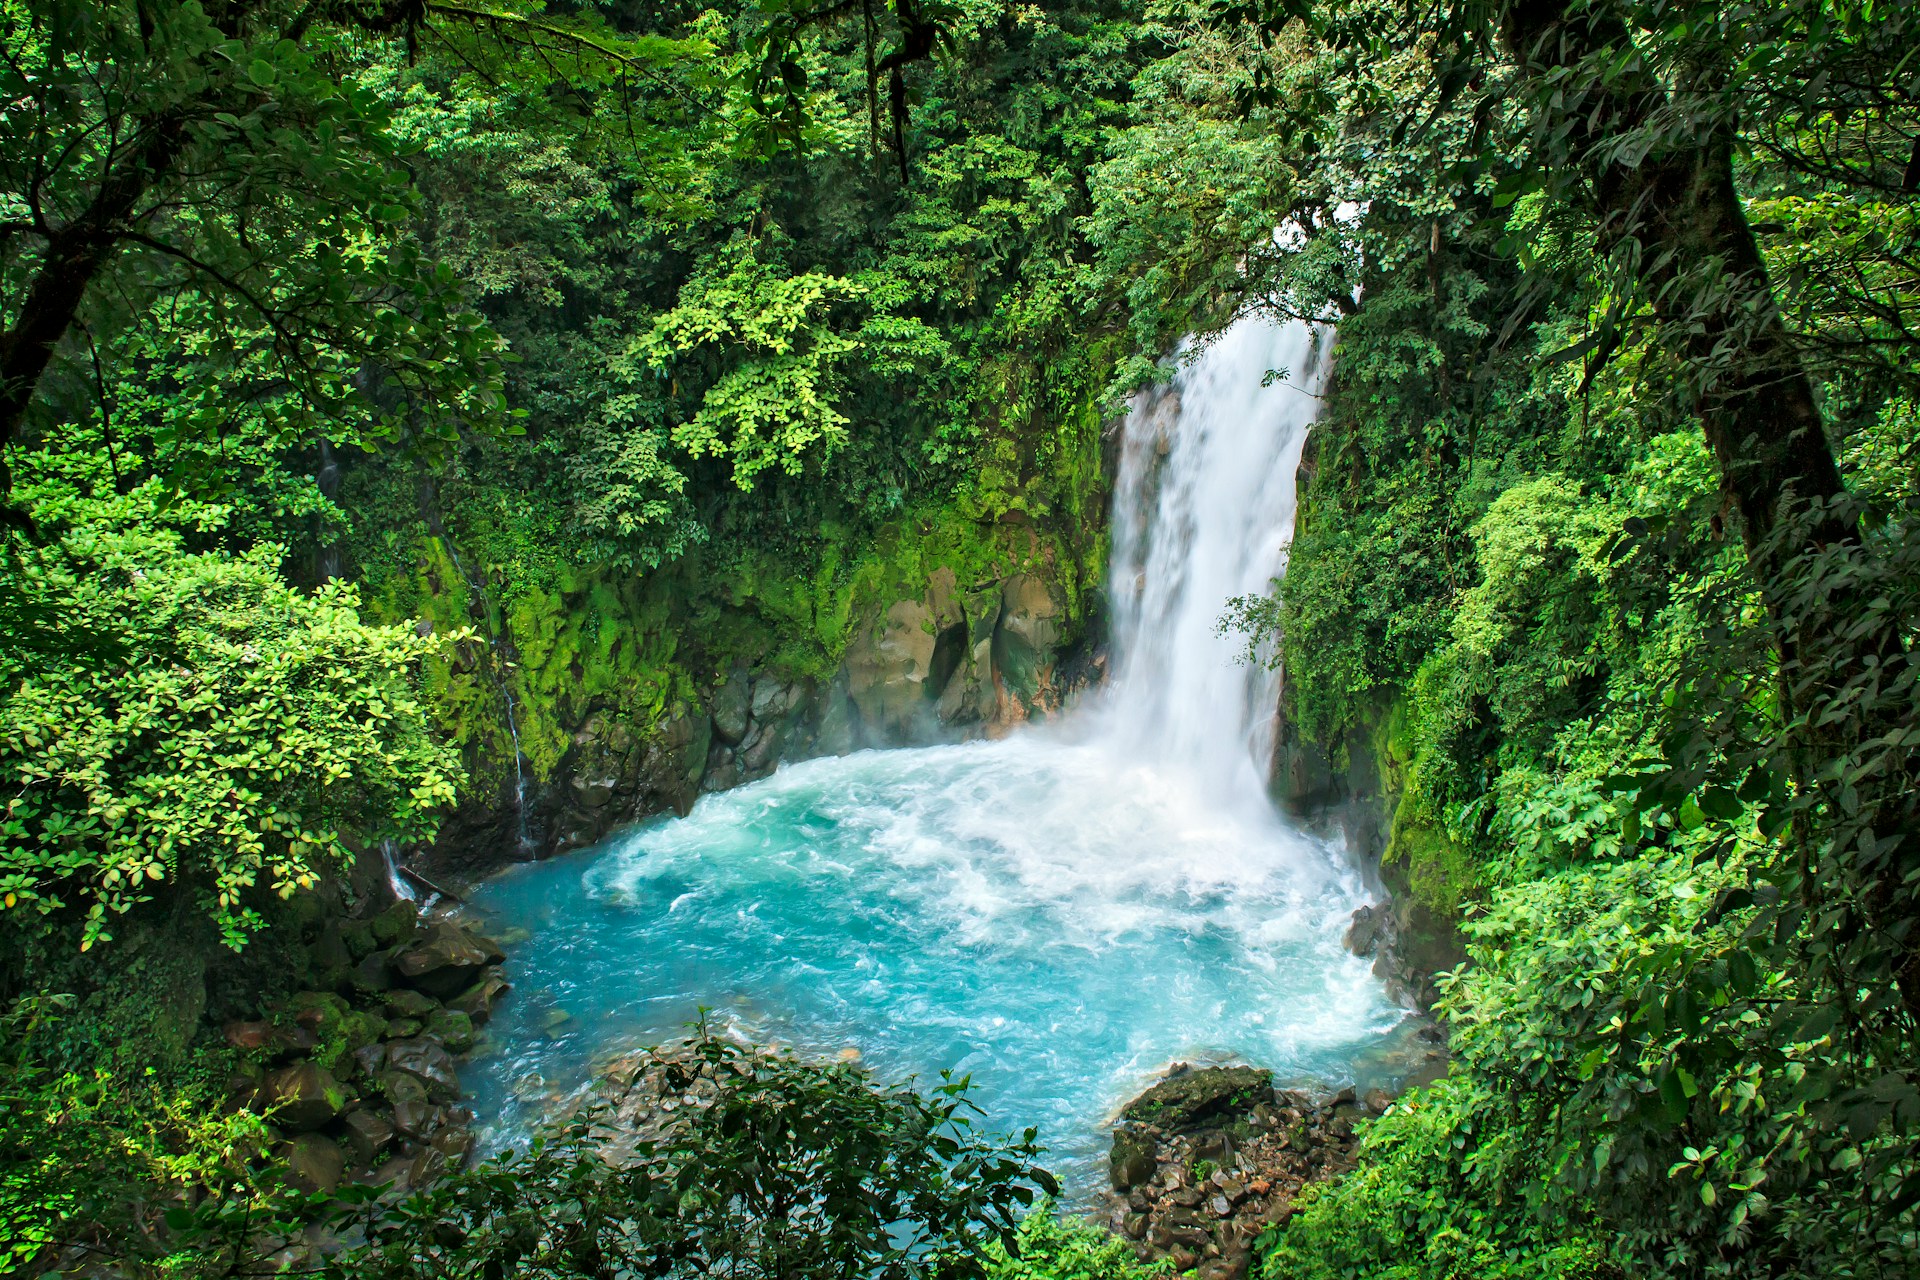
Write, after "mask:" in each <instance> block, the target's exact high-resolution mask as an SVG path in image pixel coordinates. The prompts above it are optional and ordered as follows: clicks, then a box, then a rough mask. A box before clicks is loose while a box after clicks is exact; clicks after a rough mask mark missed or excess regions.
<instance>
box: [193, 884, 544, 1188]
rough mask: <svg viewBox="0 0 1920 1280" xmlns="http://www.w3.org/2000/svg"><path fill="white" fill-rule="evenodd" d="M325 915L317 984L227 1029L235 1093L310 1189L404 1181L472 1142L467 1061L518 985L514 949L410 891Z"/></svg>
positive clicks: (275, 1155)
mask: <svg viewBox="0 0 1920 1280" xmlns="http://www.w3.org/2000/svg"><path fill="white" fill-rule="evenodd" d="M316 927H317V930H318V932H317V934H316V936H315V938H314V939H313V940H312V942H311V943H310V944H309V950H310V953H311V954H312V956H313V959H314V961H315V964H316V966H317V967H316V971H315V973H314V974H313V975H312V977H313V979H314V982H315V985H314V987H313V988H312V989H310V990H305V991H300V992H297V993H295V994H293V995H292V996H290V997H288V998H286V999H284V1000H281V1001H278V1002H276V1003H275V1004H274V1005H273V1006H271V1007H270V1008H267V1009H264V1010H262V1011H261V1013H260V1016H259V1017H258V1018H255V1019H250V1020H240V1021H234V1022H229V1023H227V1024H226V1026H225V1028H224V1034H225V1037H226V1040H227V1043H228V1044H229V1045H231V1046H232V1047H233V1048H234V1049H235V1050H236V1052H237V1055H238V1057H239V1061H240V1066H239V1068H238V1069H237V1070H236V1072H235V1074H234V1076H233V1078H232V1080H231V1081H230V1082H229V1089H230V1102H231V1105H232V1106H233V1107H234V1108H235V1109H244V1110H249V1111H253V1112H255V1113H256V1114H258V1115H259V1116H261V1117H262V1119H263V1121H264V1122H265V1129H266V1136H267V1139H268V1143H269V1147H268V1153H267V1154H268V1155H269V1156H270V1158H271V1159H272V1160H273V1161H275V1162H276V1163H279V1164H281V1165H282V1166H283V1167H284V1169H285V1173H286V1176H287V1178H288V1180H289V1181H290V1182H291V1183H292V1184H293V1185H294V1186H296V1187H298V1188H300V1189H301V1190H305V1191H332V1190H334V1189H335V1188H336V1187H338V1186H340V1185H341V1184H342V1183H343V1182H349V1181H351V1182H358V1183H364V1184H367V1185H379V1184H383V1183H390V1184H392V1187H393V1193H394V1194H402V1193H404V1192H406V1191H408V1190H410V1189H412V1188H414V1187H417V1186H419V1185H421V1184H422V1183H424V1182H427V1181H429V1180H431V1179H432V1178H435V1177H437V1176H439V1174H440V1173H442V1172H443V1171H445V1170H448V1169H454V1168H459V1167H460V1166H461V1165H462V1164H464V1163H465V1162H466V1160H467V1158H468V1156H469V1155H470V1154H471V1152H472V1150H473V1145H474V1140H473V1134H472V1131H471V1122H472V1120H473V1113H472V1112H471V1111H469V1110H468V1109H467V1108H466V1107H464V1106H463V1105H462V1104H461V1096H462V1093H461V1086H460V1077H459V1069H458V1062H459V1059H460V1058H461V1057H462V1055H464V1054H466V1053H467V1052H468V1051H469V1050H471V1049H472V1048H473V1046H474V1042H475V1034H476V1029H477V1028H479V1027H481V1026H484V1025H485V1023H486V1022H487V1020H488V1018H489V1017H490V1016H491V1014H492V1012H493V1004H494V1001H495V1000H496V999H497V998H498V997H499V996H500V995H501V994H502V993H503V992H504V991H506V989H507V983H506V980H505V978H504V977H503V976H502V974H501V965H502V964H503V962H504V961H505V959H506V956H505V953H504V952H503V951H502V950H501V949H500V946H499V945H498V944H497V943H496V942H494V941H493V940H492V939H490V938H487V937H486V936H484V935H483V934H481V933H479V932H478V931H477V930H476V929H474V928H472V927H471V926H470V925H468V924H467V923H465V922H463V921H462V920H460V919H458V918H455V917H453V916H448V915H442V916H440V917H438V918H431V919H429V918H423V917H422V916H421V914H420V912H419V909H418V908H417V907H416V906H415V905H414V904H413V903H411V902H405V901H402V902H395V903H393V904H392V905H391V906H390V907H387V908H386V909H384V910H381V911H379V912H377V913H376V914H373V915H370V916H366V917H361V918H349V919H345V920H332V921H325V920H323V921H320V922H318V923H317V926H316Z"/></svg>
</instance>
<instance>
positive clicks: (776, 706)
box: [753, 675, 800, 721]
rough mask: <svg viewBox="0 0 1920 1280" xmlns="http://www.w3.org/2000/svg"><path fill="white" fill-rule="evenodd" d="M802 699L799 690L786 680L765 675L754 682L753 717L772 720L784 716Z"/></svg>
mask: <svg viewBox="0 0 1920 1280" xmlns="http://www.w3.org/2000/svg"><path fill="white" fill-rule="evenodd" d="M799 700H800V697H799V690H797V689H795V688H794V687H793V686H792V685H790V684H787V683H786V682H785V681H782V680H776V679H774V678H773V677H772V676H766V675H763V676H761V677H760V678H759V679H757V680H755V681H754V682H753V718H754V719H755V720H760V721H765V720H770V719H772V718H773V717H775V716H783V715H785V714H786V713H787V710H788V709H789V708H790V707H792V706H793V704H794V703H796V702H798V701H799Z"/></svg>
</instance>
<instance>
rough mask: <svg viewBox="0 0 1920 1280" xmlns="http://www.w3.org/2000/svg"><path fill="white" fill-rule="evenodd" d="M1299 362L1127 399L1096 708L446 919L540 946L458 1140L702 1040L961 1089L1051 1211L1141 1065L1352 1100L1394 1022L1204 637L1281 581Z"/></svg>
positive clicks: (680, 826) (524, 887)
mask: <svg viewBox="0 0 1920 1280" xmlns="http://www.w3.org/2000/svg"><path fill="white" fill-rule="evenodd" d="M1329 336H1330V331H1329V330H1326V329H1321V330H1320V331H1319V333H1318V335H1317V336H1316V333H1315V331H1313V330H1311V329H1309V328H1308V327H1306V326H1304V325H1284V326H1283V325H1275V324H1272V323H1270V322H1268V321H1265V320H1261V319H1244V320H1241V321H1240V322H1239V323H1237V324H1235V325H1233V326H1232V327H1231V328H1229V329H1228V330H1227V331H1226V332H1225V333H1224V334H1222V335H1221V336H1220V337H1219V339H1218V340H1217V341H1215V342H1214V343H1213V344H1212V345H1211V346H1209V347H1207V348H1206V349H1205V350H1196V351H1193V352H1191V353H1190V354H1191V355H1192V359H1190V360H1189V361H1188V362H1187V363H1186V364H1185V365H1184V366H1183V367H1182V369H1181V370H1180V372H1179V373H1178V375H1177V376H1176V377H1175V378H1174V379H1173V380H1172V382H1171V384H1170V386H1168V387H1167V388H1165V389H1163V390H1162V391H1159V392H1156V393H1149V394H1146V395H1143V396H1142V397H1141V398H1140V400H1139V402H1138V403H1137V405H1136V406H1135V409H1134V412H1133V413H1132V414H1131V415H1130V416H1129V418H1128V420H1127V422H1126V424H1125V436H1124V439H1123V441H1122V444H1123V450H1122V453H1123V456H1122V459H1121V464H1120V471H1119V477H1118V488H1117V491H1116V496H1115V500H1114V525H1115V527H1114V532H1113V539H1114V549H1113V556H1112V566H1113V583H1112V600H1113V614H1114V625H1113V643H1114V673H1113V678H1112V680H1111V681H1110V682H1109V684H1108V686H1107V688H1105V689H1104V690H1103V691H1102V692H1101V694H1100V696H1099V697H1098V699H1097V700H1096V701H1094V702H1093V703H1091V704H1083V705H1082V706H1081V707H1079V708H1078V709H1076V710H1075V711H1074V712H1072V713H1071V714H1069V715H1066V716H1063V717H1061V718H1059V719H1058V720H1057V721H1053V722H1048V723H1043V724H1035V725H1030V726H1028V727H1026V728H1024V729H1023V730H1021V731H1020V732H1018V733H1011V734H1008V735H1006V736H1005V737H1003V738H999V739H995V740H979V741H973V742H964V743H949V744H944V745H940V746H930V747H918V748H903V749H899V750H891V751H857V752H854V753H852V754H850V755H844V756H828V757H821V758H818V759H814V760H807V761H801V762H797V763H792V764H788V765H784V766H782V767H781V769H780V770H779V771H778V772H776V773H775V774H774V775H773V776H772V777H769V778H764V779H761V780H760V781H757V782H753V783H749V784H747V785H745V786H742V787H736V788H733V789H731V790H728V791H723V792H717V793H714V794H711V795H706V796H702V797H701V799H700V802H699V803H698V804H697V805H695V806H694V809H693V812H692V813H691V814H689V815H687V816H686V817H682V818H662V819H660V820H657V821H655V822H651V823H647V824H644V825H642V826H639V827H636V828H633V829H631V830H629V831H625V832H622V833H620V834H618V835H616V836H614V837H613V838H611V839H609V840H608V841H606V842H605V843H604V844H602V845H601V846H600V847H599V848H598V849H597V850H595V851H594V852H591V853H588V854H583V855H579V856H576V857H568V858H557V859H553V860H550V861H547V862H539V863H526V864H523V865H522V866H519V867H516V868H514V869H513V870H512V871H509V872H507V873H505V874H504V875H501V876H499V877H497V878H495V879H493V880H491V881H489V882H488V883H487V884H486V885H485V886H483V887H482V888H481V890H480V891H479V892H478V894H477V895H476V897H475V902H474V905H475V906H477V907H478V908H479V909H481V910H484V911H487V912H489V913H491V914H492V915H493V917H494V918H495V919H497V920H499V921H500V922H501V923H502V924H503V925H508V926H514V925H518V926H523V927H525V928H526V929H528V930H529V931H530V932H531V933H532V935H533V936H534V938H535V939H536V941H535V942H534V944H533V945H530V946H528V947H525V948H523V949H521V950H520V951H518V952H516V954H515V957H514V964H515V968H516V975H517V982H518V985H519V986H520V989H521V990H522V991H523V992H525V993H528V995H526V996H524V997H522V998H519V999H517V1000H516V1001H513V1002H509V1003H508V1004H507V1005H506V1006H504V1007H503V1008H502V1010H501V1012H500V1013H499V1015H498V1016H497V1017H496V1020H495V1022H494V1023H493V1024H492V1028H491V1029H492V1030H493V1031H494V1032H495V1034H496V1035H497V1036H498V1038H499V1042H500V1043H501V1044H503V1045H506V1046H510V1047H509V1049H508V1050H507V1051H506V1052H504V1053H502V1054H501V1055H500V1056H498V1057H496V1058H494V1059H492V1060H490V1061H488V1062H486V1063H484V1064H482V1065H480V1067H479V1069H478V1071H477V1073H476V1075H475V1082H476V1085H477V1088H478V1096H479V1098H480V1099H481V1106H480V1110H481V1112H482V1114H484V1115H488V1116H491V1117H493V1118H494V1119H493V1121H492V1127H491V1131H490V1134H489V1138H488V1141H490V1142H499V1141H502V1140H504V1139H507V1138H509V1137H511V1136H513V1135H515V1134H523V1133H525V1132H527V1131H529V1130H530V1129H532V1128H533V1127H534V1126H535V1125H537V1124H538V1123H540V1120H541V1117H542V1115H543V1114H544V1112H545V1109H546V1107H548V1106H549V1105H550V1103H549V1102H548V1101H547V1100H548V1099H549V1098H550V1097H551V1096H552V1095H553V1093H554V1091H555V1090H561V1091H569V1090H575V1089H584V1088H587V1087H589V1084H590V1082H591V1080H592V1079H593V1077H594V1073H595V1072H596V1070H598V1065H597V1064H601V1063H603V1062H604V1061H605V1058H606V1057H607V1050H608V1049H609V1047H612V1046H620V1045H631V1044H646V1043H652V1042H657V1041H659V1040H662V1039H667V1038H670V1037H673V1036H675V1035H678V1034H679V1033H681V1032H682V1031H683V1030H684V1028H685V1026H686V1024H687V1022H688V1021H689V1020H690V1019H692V1018H694V1017H697V1016H700V1014H701V1012H702V1010H706V1011H709V1012H710V1013H711V1015H712V1016H713V1017H714V1019H715V1021H716V1022H717V1023H719V1024H720V1025H723V1026H726V1027H728V1028H729V1029H731V1030H733V1031H735V1032H737V1033H738V1034H739V1035H741V1036H743V1037H744V1038H746V1039H748V1040H751V1041H753V1042H755V1043H763V1044H768V1043H777V1044H782V1045H790V1046H793V1047H795V1048H796V1049H797V1050H799V1051H800V1052H803V1053H807V1054H812V1055H815V1056H817V1057H821V1058H834V1057H844V1056H845V1055H846V1053H847V1052H848V1051H849V1050H851V1051H853V1052H855V1053H857V1054H858V1055H859V1058H860V1061H861V1062H862V1063H864V1064H866V1065H867V1066H869V1067H871V1068H872V1069H873V1070H874V1071H875V1072H876V1073H878V1074H879V1075H880V1076H881V1077H882V1078H885V1079H902V1078H905V1077H907V1076H911V1075H918V1076H919V1077H920V1078H921V1079H931V1078H933V1076H934V1074H935V1073H936V1072H939V1071H941V1070H945V1069H949V1068H950V1069H952V1070H954V1071H955V1072H956V1073H959V1074H963V1075H968V1076H970V1077H972V1078H973V1079H974V1081H975V1083H976V1085H977V1087H978V1093H977V1095H976V1096H977V1099H978V1100H979V1101H980V1102H981V1104H982V1105H984V1106H986V1107H987V1108H988V1109H989V1112H990V1113H991V1115H992V1116H993V1118H994V1121H995V1122H996V1123H1004V1124H1009V1125H1018V1124H1028V1123H1032V1124H1037V1125H1039V1126H1040V1127H1041V1128H1042V1130H1043V1131H1044V1132H1045V1133H1046V1134H1047V1145H1048V1148H1049V1150H1050V1152H1051V1156H1050V1159H1052V1160H1054V1161H1055V1162H1057V1163H1056V1165H1055V1167H1056V1168H1058V1169H1060V1170H1061V1171H1062V1172H1064V1173H1065V1174H1066V1181H1067V1186H1068V1188H1069V1198H1070V1202H1078V1203H1085V1202H1086V1199H1085V1198H1086V1197H1090V1196H1092V1195H1093V1194H1094V1193H1095V1192H1096V1191H1097V1190H1098V1189H1099V1188H1102V1187H1104V1186H1105V1185H1106V1171H1107V1163H1106V1162H1107V1155H1108V1138H1109V1136H1110V1135H1109V1134H1108V1132H1107V1130H1106V1127H1105V1122H1106V1120H1107V1118H1109V1117H1110V1116H1111V1114H1112V1112H1113V1109H1114V1107H1115V1106H1117V1105H1118V1104H1119V1103H1121V1102H1122V1101H1123V1100H1125V1099H1126V1098H1128V1097H1131V1096H1132V1095H1133V1094H1135V1093H1137V1092H1138V1091H1139V1090H1140V1089H1141V1088H1142V1087H1143V1086H1144V1084H1145V1083H1146V1082H1147V1081H1148V1080H1150V1079H1152V1078H1153V1076H1154V1075H1155V1074H1157V1073H1159V1072H1161V1071H1163V1070H1165V1068H1166V1066H1167V1064H1168V1063H1170V1062H1175V1061H1177V1062H1186V1063H1209V1062H1233V1061H1252V1062H1256V1063H1259V1064H1260V1065H1262V1066H1266V1067H1270V1068H1272V1069H1273V1070H1274V1072H1275V1073H1276V1075H1277V1078H1279V1079H1280V1080H1283V1081H1307V1080H1314V1081H1321V1082H1326V1083H1334V1082H1347V1081H1354V1082H1360V1081H1361V1080H1362V1079H1363V1078H1365V1079H1373V1078H1378V1076H1379V1068H1378V1067H1374V1068H1367V1067H1366V1066H1365V1063H1366V1059H1367V1057H1368V1055H1369V1054H1372V1053H1373V1052H1374V1051H1375V1047H1376V1046H1378V1045H1380V1044H1381V1043H1383V1037H1385V1036H1386V1035H1387V1034H1388V1032H1389V1031H1390V1030H1391V1029H1392V1028H1393V1027H1394V1026H1396V1025H1397V1024H1398V1023H1399V1022H1400V1019H1401V1011H1400V1010H1399V1009H1397V1008H1396V1007H1395V1006H1394V1004H1393V1002H1392V1001H1391V1000H1389V999H1388V998H1387V996H1386V993H1385V991H1384V990H1383V989H1382V986H1381V983H1380V982H1379V980H1378V979H1377V978H1375V977H1374V976H1373V974H1372V972H1371V966H1370V964H1369V963H1368V962H1367V961H1366V960H1363V959H1360V958H1359V957H1357V956H1354V955H1352V954H1350V953H1349V952H1348V951H1347V949H1346V948H1345V947H1344V946H1343V945H1342V939H1343V938H1344V936H1345V934H1346V930H1347V926H1348V924H1349V922H1350V921H1351V919H1352V917H1353V912H1354V910H1355V909H1356V908H1358V907H1360V906H1361V905H1363V904H1364V903H1365V902H1366V901H1367V900H1368V893H1367V887H1366V885H1365V883H1364V880H1363V878H1362V877H1361V875H1360V874H1359V873H1358V872H1357V871H1356V870H1355V869H1354V868H1353V867H1352V866H1351V865H1350V864H1349V863H1348V861H1347V859H1346V856H1345V852H1344V850H1343V849H1342V848H1341V846H1340V844H1339V842H1338V841H1336V840H1334V839H1332V838H1329V837H1327V836H1326V835H1324V834H1321V833H1316V832H1311V831H1306V830H1302V829H1301V828H1299V827H1298V826H1296V825H1294V824H1293V823H1291V822H1289V821H1288V820H1287V818H1286V816H1285V815H1284V814H1282V813H1281V812H1280V811H1279V810H1278V809H1276V808H1275V806H1274V805H1273V804H1272V802H1271V801H1270V800H1269V798H1268V793H1267V786H1266V781H1267V774H1268V769H1269V757H1270V755H1271V752H1272V746H1273V721H1274V716H1275V714H1276V708H1277V704H1278V696H1279V678H1278V676H1277V675H1276V674H1275V673H1274V672H1273V671H1272V670H1270V669H1269V668H1268V667H1267V666H1266V665H1265V664H1261V663H1247V662H1244V661H1242V660H1241V658H1242V655H1243V654H1244V652H1245V648H1246V646H1245V643H1244V641H1243V640H1242V639H1241V638H1239V637H1237V636H1234V635H1222V634H1220V627H1219V622H1220V619H1221V615H1222V613H1223V612H1224V611H1225V609H1226V607H1227V602H1228V601H1229V600H1230V599H1231V598H1232V597H1234V596H1237V595H1254V594H1261V593H1264V592H1265V591H1266V590H1267V588H1268V585H1269V583H1270V582H1271V580H1272V579H1273V577H1274V576H1275V575H1276V574H1278V573H1279V572H1280V571H1281V570H1282V568H1283V567H1284V565H1285V562H1286V548H1287V543H1288V540H1289V538H1290V536H1291V533H1292V523H1293V505H1294V504H1293V491H1294V484H1293V477H1294V471H1295V469H1296V468H1297V467H1298V465H1299V459H1300V451H1301V448H1302V446H1303V444H1304V442H1305V439H1306V433H1307V430H1308V428H1309V426H1310V425H1311V424H1312V421H1313V417H1314V408H1315V406H1316V405H1317V404H1318V399H1317V393H1318V389H1319V387H1320V385H1321V381H1322V378H1323V376H1324V366H1325V364H1326V360H1325V358H1324V355H1323V348H1324V347H1325V346H1326V345H1327V343H1326V338H1327V337H1329ZM1276 369H1278V370H1284V371H1285V372H1286V374H1287V377H1286V378H1285V379H1278V378H1271V379H1270V378H1269V377H1268V376H1267V375H1268V373H1269V371H1270V370H1276ZM1263 382H1264V383H1266V384H1267V385H1264V386H1263V385H1262V384H1263ZM636 993H638V994H636ZM556 1010H557V1011H560V1012H563V1013H564V1014H566V1015H567V1016H566V1017H565V1018H562V1019H558V1020H557V1023H558V1024H563V1025H564V1027H566V1028H570V1030H563V1031H561V1032H560V1033H559V1034H558V1035H555V1034H553V1033H552V1031H551V1027H552V1026H553V1025H556V1020H555V1018H554V1014H555V1011H556ZM1367 1071H1371V1072H1372V1073H1373V1074H1371V1075H1366V1074H1365V1072H1367ZM1361 1087H1365V1086H1364V1085H1362V1086H1361ZM1076 1197H1078V1198H1080V1199H1078V1200H1077V1201H1075V1198H1076Z"/></svg>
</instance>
